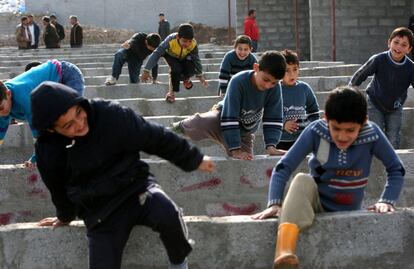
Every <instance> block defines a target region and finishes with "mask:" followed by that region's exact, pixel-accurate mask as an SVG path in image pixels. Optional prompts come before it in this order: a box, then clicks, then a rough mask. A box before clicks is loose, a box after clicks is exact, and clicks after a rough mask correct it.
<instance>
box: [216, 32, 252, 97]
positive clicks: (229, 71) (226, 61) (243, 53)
mask: <svg viewBox="0 0 414 269" xmlns="http://www.w3.org/2000/svg"><path fill="white" fill-rule="evenodd" d="M251 52H252V40H251V39H250V37H248V36H247V35H239V36H238V37H237V38H236V41H235V42H234V49H233V50H231V51H229V52H227V53H226V54H225V55H224V57H223V60H222V61H221V65H220V74H219V92H218V94H219V96H224V95H225V94H226V90H227V85H228V83H229V81H230V78H231V77H232V76H234V75H235V74H237V73H239V72H240V71H244V70H251V69H253V64H255V63H257V59H256V57H255V56H254V55H253V54H252V53H251Z"/></svg>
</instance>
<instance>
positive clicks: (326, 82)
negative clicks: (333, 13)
mask: <svg viewBox="0 0 414 269" xmlns="http://www.w3.org/2000/svg"><path fill="white" fill-rule="evenodd" d="M118 48H119V44H109V45H104V44H103V45H93V46H84V47H83V48H81V49H69V48H62V49H55V50H45V49H39V50H34V51H21V50H16V49H14V48H0V79H10V78H13V77H14V76H16V75H18V74H20V73H21V72H22V71H23V68H24V66H25V65H26V64H27V63H29V62H31V61H33V60H41V61H44V60H47V59H53V58H58V59H62V60H68V61H70V62H72V63H75V64H77V65H78V66H79V67H80V69H81V70H82V72H83V73H84V75H85V81H86V89H85V96H86V97H88V98H95V97H100V98H106V99H113V100H117V101H118V102H120V103H121V104H123V105H125V106H129V107H131V108H132V109H133V110H134V111H136V112H137V113H139V114H141V115H143V116H144V117H145V118H146V119H148V120H150V121H153V122H156V123H158V124H162V125H164V126H167V127H168V126H169V125H170V124H171V123H172V122H175V121H178V120H181V119H183V118H185V117H186V116H188V115H192V114H194V113H196V112H204V111H208V110H209V109H210V108H211V107H212V105H214V104H215V103H217V102H218V101H220V100H221V98H220V97H218V96H217V87H218V72H219V68H220V61H221V59H222V57H223V55H224V53H225V52H226V51H227V50H229V49H230V48H231V47H218V46H215V45H210V44H208V45H201V46H200V56H201V58H202V63H203V67H204V70H205V71H206V76H207V78H208V79H209V87H208V88H204V87H202V86H201V85H200V83H199V82H198V81H197V80H194V87H193V89H192V90H190V91H187V90H184V89H181V91H180V92H179V93H178V94H177V99H176V103H175V104H167V103H165V101H164V96H165V93H166V91H167V87H168V83H167V81H168V67H167V66H166V65H165V63H164V62H163V61H162V60H161V61H160V68H159V73H160V76H159V81H160V82H161V84H135V85H134V84H128V75H127V74H128V72H127V68H126V67H124V70H123V75H122V76H121V78H120V80H119V81H118V84H117V85H114V86H104V85H103V84H104V80H105V78H106V76H108V75H110V74H111V66H112V60H113V54H114V53H115V52H116V50H117V49H118ZM359 67H360V65H355V64H345V63H343V62H318V61H312V62H303V63H301V71H300V75H301V80H303V81H305V82H307V83H309V84H310V85H311V87H312V88H313V89H314V91H315V94H316V96H317V99H318V102H319V104H320V107H321V109H323V106H324V103H325V100H326V98H327V95H328V94H329V91H330V90H332V89H333V88H335V87H337V86H340V85H346V84H347V83H348V82H349V80H350V76H351V75H352V74H353V72H355V70H356V69H357V68H359ZM367 83H368V81H367V82H365V83H364V84H363V85H362V86H361V89H363V88H364V87H365V86H366V85H367ZM411 92H412V90H411V89H410V90H409V97H408V99H407V103H406V108H405V109H404V114H403V126H402V134H401V138H402V148H403V149H401V150H398V154H399V156H400V158H401V159H402V160H403V162H404V163H405V166H406V181H405V186H404V190H403V193H402V196H401V199H400V201H399V204H398V210H397V212H395V213H390V214H382V215H381V214H374V213H370V212H367V211H366V210H361V211H356V212H342V213H335V214H320V215H318V216H317V218H316V221H315V225H313V226H312V227H311V228H310V229H309V230H306V231H304V232H303V233H302V234H301V236H300V241H299V244H298V255H299V257H300V260H301V263H302V267H303V268H306V269H307V268H313V269H316V268H380V269H381V268H408V269H411V268H414V265H413V264H414V263H413V261H414V258H413V257H414V255H413V254H414V239H412V238H413V234H412V233H413V232H412V229H411V227H412V223H413V220H414V211H413V209H412V208H410V207H412V206H413V204H414V198H413V197H414V196H413V195H412V193H413V191H414V183H413V182H414V181H413V179H414V170H413V167H414V151H413V150H411V148H414V135H413V131H412V128H411V126H412V124H411V122H412V119H413V118H414V110H413V107H414V98H413V94H412V93H411ZM262 141H263V136H262V131H261V130H260V129H259V131H258V132H257V135H256V140H255V154H256V155H255V158H254V160H252V161H241V160H234V159H231V158H227V157H226V156H225V153H224V151H223V149H222V148H221V147H220V146H219V145H217V144H215V143H214V142H211V141H203V142H195V143H196V144H197V145H198V146H199V147H200V148H201V149H202V150H203V151H204V152H205V153H207V154H209V155H211V156H213V158H214V160H215V161H216V163H217V171H216V172H214V173H211V174H205V173H201V172H197V171H196V172H192V173H185V172H183V171H181V170H180V169H179V168H177V167H175V166H173V165H172V164H170V163H168V162H167V161H164V160H160V159H159V158H157V157H156V156H149V155H147V154H145V153H144V154H142V156H143V157H144V158H145V159H146V161H147V162H148V163H149V164H150V167H151V171H152V172H153V173H154V174H155V176H156V178H157V180H158V181H159V183H160V184H161V186H163V188H164V190H165V191H166V192H167V193H168V194H169V195H170V196H171V197H172V198H173V199H174V200H175V201H176V202H177V204H179V205H180V206H181V207H182V208H183V210H184V213H185V215H187V217H186V218H185V220H186V223H187V225H188V227H189V232H190V238H192V239H194V241H195V245H194V251H193V253H192V254H191V255H190V257H189V263H190V268H203V269H204V268H211V269H214V268H228V269H233V268H252V269H256V268H257V269H259V268H260V269H261V268H270V267H271V264H272V260H273V255H274V246H275V235H276V225H277V222H276V221H277V220H275V219H269V220H264V221H253V220H251V219H250V217H249V216H240V215H249V214H252V213H254V212H257V211H259V210H261V209H263V208H265V206H266V199H267V189H268V184H269V180H270V174H271V170H272V168H273V167H274V165H275V164H276V163H277V161H278V160H279V159H280V157H279V156H265V155H262V154H264V149H263V142H262ZM32 144H33V141H32V136H31V132H30V129H29V128H28V126H27V124H25V123H19V124H17V125H12V126H10V127H9V130H8V134H7V136H6V139H5V143H4V145H2V146H1V147H0V205H1V206H0V268H13V269H14V268H22V269H24V268H35V269H36V268H59V269H60V268H77V269H80V268H87V255H86V253H87V242H86V239H85V228H84V226H83V224H82V223H81V222H73V223H72V224H71V225H70V226H69V227H64V228H61V229H57V230H52V229H50V228H42V227H38V226H37V225H36V223H34V222H36V221H37V220H39V219H41V218H43V217H46V216H51V215H54V207H53V205H52V204H51V201H50V195H49V193H48V191H47V189H46V187H45V186H44V184H43V183H42V181H41V178H40V176H39V174H38V172H37V171H36V170H35V171H29V170H27V169H25V168H24V167H23V166H22V164H21V163H23V162H24V161H25V160H26V159H27V158H28V157H29V156H30V155H31V154H32V152H33V145H32ZM297 171H307V168H306V161H304V162H302V163H301V164H300V165H299V167H298V170H297ZM371 173H372V174H371V176H370V182H369V185H368V187H367V190H366V197H365V200H364V208H365V207H366V206H368V205H370V204H372V203H374V202H375V201H376V200H377V199H378V197H379V195H380V194H381V191H382V189H383V186H384V184H385V180H386V174H385V171H384V169H383V167H382V165H381V164H380V162H379V161H378V160H375V161H374V162H373V165H372V167H371ZM166 265H167V257H166V254H165V251H164V250H163V248H162V246H161V243H160V240H159V239H158V237H157V235H156V234H155V233H153V232H149V230H148V229H147V228H145V227H137V228H136V229H134V231H133V233H132V235H131V238H130V240H129V243H128V246H127V248H126V251H125V254H124V259H123V267H122V268H137V267H138V268H144V269H146V268H148V269H149V268H166Z"/></svg>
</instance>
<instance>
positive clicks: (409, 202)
mask: <svg viewBox="0 0 414 269" xmlns="http://www.w3.org/2000/svg"><path fill="white" fill-rule="evenodd" d="M398 156H399V157H400V158H401V159H402V161H403V162H404V163H405V164H406V165H407V171H406V172H407V173H406V179H407V180H406V184H405V186H404V189H403V193H402V196H401V198H400V200H399V202H398V207H401V206H414V197H413V196H412V195H411V194H412V192H413V191H414V180H413V179H414V168H413V167H414V153H413V152H410V151H409V150H399V151H398ZM279 158H280V157H266V156H256V157H255V159H254V160H252V161H249V162H248V161H238V160H234V159H228V158H224V157H214V160H215V161H216V163H217V167H218V170H217V172H215V173H213V174H211V175H207V174H202V173H199V172H193V173H189V174H186V173H184V172H182V171H180V170H179V169H177V168H175V167H174V166H173V165H171V164H169V163H167V162H165V161H163V160H155V159H152V160H150V159H146V161H147V162H148V163H149V165H150V168H151V170H152V171H154V175H155V176H156V178H157V181H158V182H159V183H160V184H161V185H162V186H163V189H164V190H165V191H166V192H167V193H169V194H170V195H171V197H172V198H173V199H174V200H175V201H177V203H178V204H179V205H180V206H182V207H183V209H184V213H185V214H186V215H209V216H222V215H239V214H252V213H254V212H258V211H259V210H261V209H264V208H265V207H266V196H267V192H266V190H267V188H268V184H269V177H270V173H271V170H272V167H273V166H274V163H275V162H277V161H278V160H279ZM298 171H307V167H306V160H304V161H303V162H302V163H301V165H300V166H299V168H298ZM371 171H372V174H371V176H370V179H371V180H370V181H369V184H368V187H367V190H366V196H365V198H364V205H366V206H368V205H370V204H371V203H372V202H374V201H375V199H376V198H377V197H378V196H379V195H380V193H381V191H382V187H383V184H384V182H385V179H386V175H385V171H383V169H382V166H381V164H380V162H378V161H376V162H374V163H373V164H372V167H371ZM0 173H1V174H2V177H1V179H0V184H1V186H3V187H2V192H1V193H0V201H1V204H2V207H1V209H0V222H1V220H2V219H3V217H5V216H10V221H9V222H7V223H11V222H22V221H38V220H39V219H40V218H42V217H44V216H47V215H50V214H53V212H54V207H53V206H52V205H51V204H50V203H49V192H48V191H47V189H46V187H45V186H44V185H43V183H42V180H41V178H40V176H39V174H38V172H37V170H36V171H29V170H27V169H25V168H23V166H22V165H0ZM172 178H173V179H174V180H171V179H172ZM7 223H0V224H7Z"/></svg>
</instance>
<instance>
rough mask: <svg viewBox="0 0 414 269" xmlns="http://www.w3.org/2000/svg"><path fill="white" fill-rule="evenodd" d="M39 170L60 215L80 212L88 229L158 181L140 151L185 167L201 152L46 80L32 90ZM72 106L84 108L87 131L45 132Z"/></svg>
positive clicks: (125, 112) (126, 111)
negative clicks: (72, 135)
mask: <svg viewBox="0 0 414 269" xmlns="http://www.w3.org/2000/svg"><path fill="white" fill-rule="evenodd" d="M31 100H32V112H33V125H34V126H35V127H36V128H38V129H39V130H40V135H39V138H38V140H37V142H36V145H35V148H36V155H37V158H38V168H39V172H40V174H41V176H42V179H43V181H44V182H45V184H46V186H47V187H48V189H49V190H50V192H51V196H52V201H53V203H54V205H55V207H56V210H57V217H58V218H59V219H60V220H62V221H70V220H73V219H74V218H75V216H79V217H80V218H82V219H83V220H84V221H85V224H86V225H87V227H88V228H91V227H93V226H94V225H97V224H98V223H100V222H102V221H103V220H104V219H105V218H106V217H107V216H108V215H109V214H111V213H112V212H113V211H114V210H116V209H117V208H118V207H120V206H121V204H122V203H123V202H124V201H125V200H126V199H128V197H130V196H131V195H137V194H139V193H142V192H144V191H145V190H146V188H147V187H148V186H149V185H150V184H153V183H154V178H153V176H152V175H151V173H150V172H149V166H148V164H147V163H145V162H144V161H142V160H141V159H140V151H144V152H146V153H148V154H152V155H158V156H160V157H162V158H164V159H167V160H169V161H170V162H172V163H173V164H175V165H177V166H179V167H180V168H181V169H183V170H185V171H192V170H195V169H197V168H198V166H199V165H200V163H201V162H202V159H203V155H202V154H201V153H200V151H199V150H198V149H197V148H196V147H194V146H192V145H190V144H189V143H188V142H187V141H186V140H185V139H182V138H180V137H179V136H177V135H175V134H174V133H172V132H170V131H168V130H166V129H165V128H164V127H162V126H160V125H157V124H154V123H150V122H147V121H146V120H145V119H143V118H142V117H140V116H138V115H137V114H135V112H134V111H132V110H131V109H130V108H127V107H123V106H121V105H119V104H118V103H115V102H111V101H105V100H101V99H92V100H87V99H85V98H83V97H80V96H79V95H78V94H77V93H76V92H74V91H73V90H72V89H70V88H68V87H66V86H64V85H61V84H57V83H53V82H45V83H43V84H42V85H40V86H39V87H38V88H37V89H36V90H35V91H34V92H33V93H32V98H31ZM74 105H80V106H81V107H82V108H83V109H85V111H86V113H87V117H88V125H89V132H88V133H87V134H86V135H85V136H82V137H76V138H74V139H70V138H67V137H64V136H62V135H59V134H57V133H56V132H50V131H47V129H48V128H51V127H52V125H53V122H54V121H55V120H56V119H58V118H59V116H60V115H62V114H63V113H65V112H66V111H67V110H68V109H69V108H71V107H72V106H74Z"/></svg>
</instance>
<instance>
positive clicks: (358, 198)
mask: <svg viewBox="0 0 414 269" xmlns="http://www.w3.org/2000/svg"><path fill="white" fill-rule="evenodd" d="M309 153H311V156H310V159H309V161H308V165H309V169H310V174H311V176H312V177H314V178H315V181H316V184H317V186H318V192H319V198H320V201H321V204H322V206H323V208H324V209H325V210H327V211H346V210H357V209H360V208H361V204H362V200H363V196H364V190H365V187H366V186H367V184H368V177H369V174H370V168H371V162H372V157H374V156H375V157H377V158H378V159H379V160H380V161H382V163H383V164H384V166H385V168H386V171H387V183H386V185H385V189H384V191H383V193H382V195H381V197H380V199H379V202H384V203H389V204H392V205H394V204H395V202H396V201H397V200H398V197H399V195H400V192H401V189H402V186H403V181H404V174H405V170H404V166H403V164H402V162H401V160H400V159H399V157H398V156H397V154H396V153H395V151H394V149H393V148H392V146H391V145H390V143H389V142H388V140H387V138H386V137H385V135H384V134H383V132H382V131H381V130H380V129H379V127H378V126H377V125H376V124H375V123H373V122H368V123H367V124H365V125H364V126H363V127H362V129H361V130H360V133H359V135H358V137H357V138H356V140H355V141H354V142H353V143H352V144H351V146H350V147H349V148H348V149H346V150H341V149H339V148H338V147H336V145H335V143H334V142H333V140H332V137H331V136H330V133H329V130H328V125H327V122H326V121H325V120H317V121H314V122H312V123H311V124H310V125H309V126H308V127H307V128H306V129H305V130H304V131H303V132H302V135H301V136H300V137H299V140H298V141H297V142H296V144H295V145H294V146H293V147H292V148H291V149H290V150H289V152H288V153H287V154H286V155H285V156H283V158H282V159H281V160H280V161H279V162H278V163H277V165H276V167H275V168H274V169H273V173H272V177H271V181H270V188H269V199H268V205H269V206H270V205H273V204H281V203H282V197H283V192H284V189H285V185H286V183H287V181H288V180H289V177H290V176H291V174H292V173H293V171H295V169H296V168H297V167H298V165H299V164H300V163H301V162H302V161H303V160H304V159H305V158H306V155H307V154H309Z"/></svg>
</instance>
